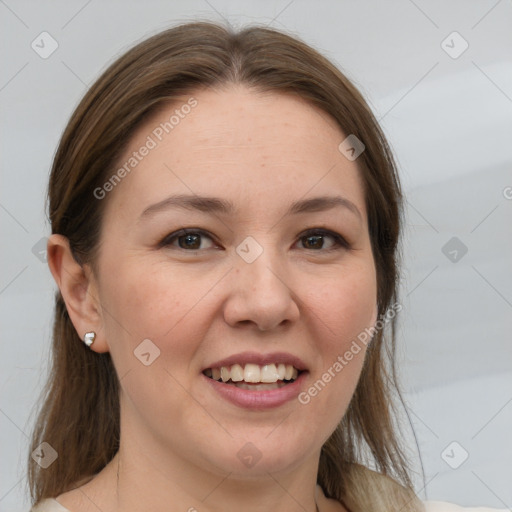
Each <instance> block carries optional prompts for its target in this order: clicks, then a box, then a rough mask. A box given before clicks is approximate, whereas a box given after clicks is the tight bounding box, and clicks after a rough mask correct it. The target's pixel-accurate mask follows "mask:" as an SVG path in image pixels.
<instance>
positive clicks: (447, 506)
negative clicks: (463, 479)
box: [423, 501, 508, 512]
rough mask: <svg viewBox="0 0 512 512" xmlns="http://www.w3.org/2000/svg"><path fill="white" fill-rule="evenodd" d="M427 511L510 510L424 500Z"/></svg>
mask: <svg viewBox="0 0 512 512" xmlns="http://www.w3.org/2000/svg"><path fill="white" fill-rule="evenodd" d="M423 505H425V512H508V509H504V508H500V509H498V508H489V507H461V506H459V505H455V504H454V503H448V502H445V501H424V502H423Z"/></svg>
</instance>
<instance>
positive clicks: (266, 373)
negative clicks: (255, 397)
mask: <svg viewBox="0 0 512 512" xmlns="http://www.w3.org/2000/svg"><path fill="white" fill-rule="evenodd" d="M260 379H261V382H277V381H278V380H279V373H277V368H276V365H275V364H266V365H265V366H264V367H263V368H262V369H261V377H260Z"/></svg>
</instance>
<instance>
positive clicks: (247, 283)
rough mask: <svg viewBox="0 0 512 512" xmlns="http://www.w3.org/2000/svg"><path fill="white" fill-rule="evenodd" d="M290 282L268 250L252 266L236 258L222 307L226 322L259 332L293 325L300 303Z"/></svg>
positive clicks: (298, 314) (281, 266) (283, 269)
mask: <svg viewBox="0 0 512 512" xmlns="http://www.w3.org/2000/svg"><path fill="white" fill-rule="evenodd" d="M289 280H290V279H289V275H288V273H287V272H286V271H285V268H284V266H283V265H282V264H281V265H279V264H278V261H277V257H275V258H272V257H270V256H269V255H268V252H267V251H264V252H263V254H261V255H260V256H259V257H258V258H257V259H256V260H255V261H253V262H252V263H247V262H246V261H244V260H243V259H242V258H238V257H237V261H236V263H235V269H234V272H233V273H232V276H231V278H230V289H229V297H228V299H227V301H226V302H225V304H224V318H225V321H226V322H227V323H228V324H229V325H230V326H232V327H239V326H241V325H246V324H253V325H256V326H257V327H258V329H259V330H260V331H270V330H272V329H275V328H276V327H278V326H280V325H285V324H292V323H293V322H296V321H297V320H298V319H299V316H300V311H299V303H298V298H297V297H296V295H295V292H294V291H293V290H292V289H291V286H290V285H291V283H289Z"/></svg>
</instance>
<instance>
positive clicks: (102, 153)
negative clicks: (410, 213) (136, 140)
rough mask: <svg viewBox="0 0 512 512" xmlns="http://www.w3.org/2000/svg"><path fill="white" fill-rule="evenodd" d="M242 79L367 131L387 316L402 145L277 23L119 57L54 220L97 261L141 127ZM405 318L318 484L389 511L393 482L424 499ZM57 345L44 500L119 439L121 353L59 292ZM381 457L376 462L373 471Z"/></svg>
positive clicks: (169, 40) (369, 203) (64, 178)
mask: <svg viewBox="0 0 512 512" xmlns="http://www.w3.org/2000/svg"><path fill="white" fill-rule="evenodd" d="M229 83H235V84H243V85H245V86H248V87H250V88H253V89H255V90H258V91H268V92H280V93H286V94H294V95H298V96H300V97H301V98H303V99H305V100H307V101H309V102H310V103H311V104H312V105H315V106H316V107H318V108H319V109H321V110H322V111H324V112H326V113H328V114H329V115H330V116H331V117H332V118H333V119H334V120H335V121H336V122H337V124H338V125H339V127H340V129H341V130H342V132H343V133H344V134H346V135H347V136H348V135H349V134H353V135H355V136H356V137H357V138H358V139H360V140H361V141H362V142H363V143H364V145H365V151H364V152H363V153H362V154H361V155H360V156H359V157H358V159H357V166H358V169H359V171H360V173H361V176H362V178H363V183H364V191H365V201H366V209H367V212H368V229H369V234H370V239H371V247H372V252H373V256H374V261H375V265H376V273H377V305H378V315H379V317H382V316H384V315H385V314H386V311H387V310H388V308H389V307H390V305H391V304H393V303H395V302H397V299H398V294H397V287H398V279H399V274H398V268H399V262H400V256H401V255H400V233H401V225H402V215H403V213H402V201H403V199H402V192H401V187H400V182H399V178H398V174H397V170H396V164H395V161H394V159H393V155H392V153H391V150H390V148H389V146H388V143H387V141H386V139H385V137H384V134H383V133H382V131H381V129H380V127H379V125H378V122H377V121H376V119H375V117H374V115H373V114H372V112H371V109H370V108H369V106H368V105H367V103H366V102H365V100H364V99H363V96H362V95H361V93H360V92H359V91H358V90H357V89H356V87H355V86H354V85H353V84H352V83H351V82H350V81H349V80H348V79H347V78H346V77H345V76H344V75H343V73H342V72H341V71H340V70H339V69H337V67H335V66H334V65H333V64H332V63H331V62H329V61H328V60H327V59H326V58H325V57H323V56H322V55H321V54H320V53H318V52H317V51H315V50H314V49H312V48H311V47H310V46H308V45H307V44H305V43H303V42H302V41H300V40H299V39H297V38H295V37H291V36H289V35H286V34H284V33H282V32H279V31H276V30H272V29H269V28H261V27H248V28H245V29H243V30H241V31H239V32H234V31H232V30H230V29H227V28H225V27H223V26H220V25H217V24H213V23H207V22H195V23H187V24H184V25H180V26H177V27H174V28H171V29H168V30H166V31H164V32H161V33H159V34H157V35H154V36H152V37H150V38H149V39H147V40H145V41H143V42H142V43H139V44H137V45H136V46H134V47H133V48H132V49H131V50H129V51H128V52H126V53H125V54H124V55H122V56H121V57H120V58H119V59H117V60H116V61H115V62H114V63H113V64H112V65H111V66H110V67H109V68H108V69H107V70H106V71H105V72H104V73H103V74H102V75H101V77H100V78H99V79H98V80H97V81H96V82H95V83H94V85H93V86H92V87H91V88H90V89H89V90H88V91H87V93H86V94H85V96H84V98H83V99H82V101H81V102H80V104H79V105H78V107H77V108H76V110H75V112H74V113H73V115H72V117H71V119H70V121H69V123H68V125H67V127H66V129H65V131H64V133H63V135H62V138H61V141H60V144H59V147H58V150H57V153H56V155H55V159H54V162H53V167H52V170H51V176H50V181H49V188H48V206H49V208H48V209H49V219H50V223H51V229H52V233H59V234H61V235H64V236H66V237H67V238H68V239H69V243H70V246H71V250H72V252H73V255H74V257H75V259H76V260H77V261H78V262H79V263H80V264H84V263H88V264H90V265H91V266H92V268H93V269H94V263H95V258H96V255H97V248H98V242H99V238H100V229H101V221H102V215H103V210H104V206H105V203H106V201H107V200H108V199H106V200H104V201H100V200H95V199H93V197H94V195H93V191H94V190H95V189H97V187H101V185H102V184H104V183H105V181H106V180H107V179H108V177H109V176H111V175H112V172H113V167H114V165H115V163H116V161H117V159H118V158H119V156H120V154H121V152H122V151H123V150H124V149H125V148H126V146H127V145H128V144H129V142H130V139H131V137H132V135H133V134H134V132H135V131H136V130H137V128H138V126H139V125H140V124H141V123H142V122H143V121H144V120H145V119H147V118H148V116H150V115H152V114H153V113H154V112H155V111H157V110H158V109H160V108H162V107H163V106H164V105H165V104H168V103H169V102H171V101H173V100H175V99H178V98H179V97H181V96H182V95H183V94H185V93H192V92H193V91H195V90H198V89H200V88H205V87H215V86H222V85H224V84H229ZM340 142H341V141H340ZM395 322H396V318H393V319H392V320H391V321H390V322H388V327H390V329H389V330H388V329H381V330H379V331H378V332H376V333H375V334H374V337H373V340H372V342H371V344H370V345H369V346H368V350H367V353H366V356H365V361H364V364H363V368H362V372H361V375H360V378H359V381H358V384H357V387H356V390H355V393H354V395H353V397H352V399H351V401H350V404H349V406H348V408H347V410H346V413H345V415H344V417H343V419H342V421H341V422H340V424H339V425H338V427H337V428H336V430H335V431H334V433H333V434H332V435H331V437H330V438H329V439H328V440H327V441H326V443H325V444H324V446H323V448H322V451H321V456H320V463H319V464H320V465H319V472H318V483H319V484H320V485H321V486H322V488H323V489H324V492H325V493H326V495H327V496H328V497H331V498H335V499H337V500H339V501H340V502H343V503H345V504H346V506H349V507H351V508H352V509H353V510H354V511H355V510H360V509H361V508H360V507H362V506H363V504H368V503H369V504H373V505H375V503H380V504H381V505H380V508H372V510H384V507H385V500H386V499H387V498H382V497H381V498H375V500H376V501H374V502H373V501H368V500H371V499H372V498H371V496H372V493H374V494H375V496H376V495H377V492H378V491H382V489H383V488H382V487H381V486H382V485H384V484H383V482H388V483H389V485H391V486H392V487H393V489H395V491H396V494H394V493H395V491H393V493H388V494H389V496H391V494H393V496H394V497H393V498H389V499H390V500H391V499H393V500H394V501H393V504H394V505H396V504H397V503H398V502H399V500H400V499H403V504H404V508H402V510H404V511H405V510H414V508H413V507H412V505H407V504H408V503H413V500H414V498H413V496H414V493H413V492H412V480H411V476H410V475H411V469H410V467H409V466H408V462H407V461H408V458H407V457H406V455H405V452H404V451H403V449H402V447H401V443H400V440H399V435H398V434H399V425H398V422H397V421H396V418H397V417H398V416H397V410H396V406H395V402H402V398H401V395H400V392H399V387H398V382H397V375H396V369H395ZM385 333H386V335H385ZM51 355H52V361H51V367H50V371H49V375H48V380H47V382H46V385H45V388H44V389H43V392H42V396H41V399H40V403H41V404H42V405H41V408H40V410H39V411H38V416H37V419H36V423H35V427H34V430H33V435H32V440H31V446H30V452H29V456H28V464H29V465H28V477H29V478H28V480H29V487H30V493H31V498H32V503H33V504H37V503H38V502H40V501H41V500H42V499H44V498H48V497H56V496H58V495H59V494H61V493H63V492H66V491H68V490H70V489H72V488H74V487H76V486H77V483H78V482H80V481H83V480H84V479H87V478H91V477H92V476H93V475H94V474H96V473H98V472H99V471H100V470H101V469H102V468H103V467H104V466H105V465H106V464H107V463H108V462H109V461H110V460H111V459H112V458H113V456H114V455H115V454H116V452H117V450H118V448H119V440H120V419H119V382H118V377H117V375H116V372H115V369H114V366H113V363H112V360H111V356H110V354H109V353H102V354H99V353H96V352H94V351H90V350H89V349H88V348H87V347H86V346H85V345H84V344H83V343H81V340H80V339H79V337H78V334H77V332H76V331H75V329H74V327H73V325H72V323H71V321H70V317H69V315H68V312H67V310H66V306H65V304H64V301H63V298H62V296H61V294H60V292H57V294H56V306H55V319H54V328H53V341H52V352H51ZM397 398H398V400H397ZM42 442H47V443H49V444H50V445H51V446H52V447H53V449H54V450H56V451H57V453H58V454H59V457H58V458H57V460H56V461H55V462H54V463H53V464H51V465H50V466H49V467H47V468H45V469H43V468H41V467H40V466H39V465H38V464H36V463H35V462H34V461H33V460H32V458H31V456H30V453H32V451H33V450H34V449H36V447H37V446H39V445H40V444H41V443H42ZM370 464H372V465H373V466H374V471H370V469H367V470H365V467H366V466H369V465H370ZM379 475H382V478H380V476H379ZM376 476H379V478H380V479H379V478H377V477H376ZM372 482H373V483H372ZM379 482H380V483H379ZM388 489H391V487H389V488H388ZM382 500H384V501H382ZM397 500H398V501H397ZM411 500H412V501H411ZM386 503H387V502H386ZM389 503H391V501H390V502H389ZM407 507H411V508H407ZM388 509H389V508H388Z"/></svg>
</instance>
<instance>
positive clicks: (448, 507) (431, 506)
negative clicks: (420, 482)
mask: <svg viewBox="0 0 512 512" xmlns="http://www.w3.org/2000/svg"><path fill="white" fill-rule="evenodd" d="M423 504H424V505H425V512H510V510H509V509H504V508H500V509H498V508H488V507H460V506H459V505H455V504H454V503H448V502H445V501H424V502H423ZM30 512H71V511H70V510H68V509H67V508H64V507H63V506H62V505H61V504H60V503H59V502H58V501H57V500H55V499H53V498H48V499H45V500H43V501H41V502H40V503H39V504H38V505H37V506H35V507H33V508H32V509H31V510H30Z"/></svg>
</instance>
